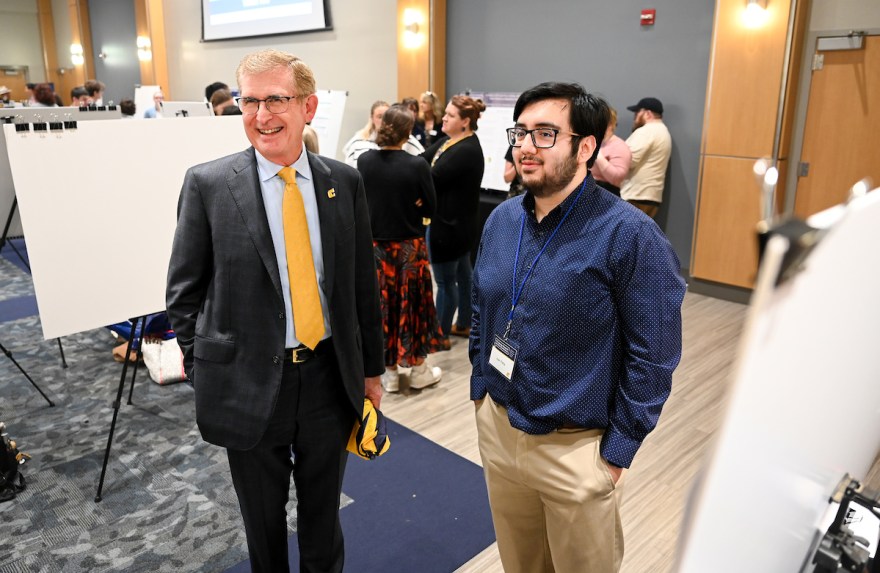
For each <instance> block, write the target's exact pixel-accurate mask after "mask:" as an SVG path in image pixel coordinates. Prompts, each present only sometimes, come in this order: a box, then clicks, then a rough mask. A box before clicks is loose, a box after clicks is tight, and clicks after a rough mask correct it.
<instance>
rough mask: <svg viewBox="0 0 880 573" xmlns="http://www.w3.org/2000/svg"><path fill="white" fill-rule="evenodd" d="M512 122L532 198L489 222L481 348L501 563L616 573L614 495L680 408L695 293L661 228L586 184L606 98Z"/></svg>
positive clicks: (541, 104)
mask: <svg viewBox="0 0 880 573" xmlns="http://www.w3.org/2000/svg"><path fill="white" fill-rule="evenodd" d="M513 115H514V121H515V122H516V123H515V126H514V127H513V128H510V129H509V130H508V136H509V142H510V145H511V146H513V157H514V162H515V164H516V166H517V168H518V170H519V172H520V174H521V176H522V179H523V184H524V185H525V187H526V189H527V192H526V194H525V195H522V196H521V197H517V198H514V199H511V200H509V201H506V202H504V203H503V204H501V205H500V206H499V207H498V208H496V209H495V211H494V212H493V213H492V215H491V216H490V218H489V220H488V221H487V222H486V227H485V230H484V232H483V237H482V241H481V244H480V254H479V256H478V259H477V267H476V269H475V272H474V288H473V300H472V306H473V311H474V313H473V321H472V327H471V343H470V358H471V363H472V365H473V375H472V378H471V399H472V400H474V401H475V404H476V418H477V429H478V434H479V446H480V455H481V457H482V460H483V468H484V471H485V475H486V482H487V485H488V489H489V501H490V504H491V507H492V518H493V521H494V524H495V530H496V534H497V537H498V549H499V552H500V554H501V562H502V565H503V566H504V569H505V571H506V572H507V573H513V572H520V571H521V572H529V573H532V572H541V571H548V572H549V571H555V572H557V573H565V572H574V571H601V572H603V573H605V572H609V571H617V570H618V569H619V568H620V563H621V560H622V558H623V532H622V528H621V522H620V514H619V508H618V499H617V495H616V492H615V488H616V486H617V482H618V480H619V479H620V476H621V473H622V472H623V468H627V467H629V466H630V464H631V463H632V460H633V457H634V456H635V454H636V451H637V450H638V448H639V446H640V445H641V443H642V441H643V440H644V439H645V437H646V436H647V434H648V433H649V432H650V431H651V430H653V428H654V426H655V425H656V423H657V419H658V417H659V416H660V410H661V408H662V407H663V403H664V402H665V401H666V399H667V397H668V396H669V392H670V386H671V382H672V372H673V370H674V369H675V367H676V366H677V365H678V362H679V359H680V357H681V302H682V299H683V297H684V292H685V283H684V281H683V280H682V278H681V276H680V272H679V269H680V265H679V261H678V258H677V257H676V255H675V253H674V251H673V250H672V247H671V246H670V244H669V242H668V241H667V240H666V237H665V236H664V235H663V233H662V232H661V231H660V229H659V228H658V227H657V225H656V224H655V223H654V221H653V220H651V219H650V218H649V217H647V216H646V215H645V214H644V213H642V212H641V211H639V210H637V209H636V208H634V207H632V206H631V205H628V204H627V203H626V202H624V201H622V200H620V199H619V198H617V197H615V196H614V195H612V194H610V193H608V192H607V191H605V190H603V189H601V188H600V187H597V186H596V183H595V181H594V180H593V177H592V175H590V173H589V169H590V167H591V166H592V165H593V162H594V161H595V159H596V152H597V150H598V149H599V147H600V146H601V144H602V137H603V135H604V133H605V130H606V127H607V125H608V120H609V109H608V105H607V104H606V103H605V102H604V101H603V100H602V99H600V98H597V97H595V96H593V95H590V94H588V93H587V92H586V91H585V90H584V89H583V87H581V86H580V85H578V84H563V83H545V84H541V85H538V86H535V87H534V88H531V89H529V90H527V91H526V92H524V93H523V94H522V95H521V96H520V98H519V100H518V101H517V103H516V107H515V108H514V114H513Z"/></svg>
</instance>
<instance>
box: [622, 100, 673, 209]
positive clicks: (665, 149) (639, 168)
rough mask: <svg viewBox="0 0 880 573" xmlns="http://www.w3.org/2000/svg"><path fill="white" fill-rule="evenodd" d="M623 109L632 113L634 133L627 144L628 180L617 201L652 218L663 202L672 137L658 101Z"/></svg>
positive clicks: (641, 103) (648, 101)
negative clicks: (630, 158)
mask: <svg viewBox="0 0 880 573" xmlns="http://www.w3.org/2000/svg"><path fill="white" fill-rule="evenodd" d="M626 109H628V110H630V111H631V112H633V113H635V118H634V120H633V132H632V134H631V135H630V136H629V137H628V138H627V140H626V145H627V146H628V147H629V149H630V151H631V152H632V163H631V164H630V168H629V176H628V177H627V178H626V179H625V180H624V181H623V184H622V185H621V186H620V197H621V198H622V199H624V200H625V201H627V202H628V203H630V204H632V205H633V206H634V207H636V208H638V209H640V210H641V211H643V212H644V213H645V214H646V215H648V216H649V217H651V218H653V217H656V216H657V211H659V210H660V203H662V202H663V188H664V186H665V182H666V168H667V166H668V165H669V156H670V154H671V153H672V137H671V136H670V135H669V130H668V129H667V128H666V124H664V123H663V103H661V102H660V100H659V99H657V98H653V97H646V98H642V99H641V100H639V103H637V104H636V105H631V106H629V107H627V108H626Z"/></svg>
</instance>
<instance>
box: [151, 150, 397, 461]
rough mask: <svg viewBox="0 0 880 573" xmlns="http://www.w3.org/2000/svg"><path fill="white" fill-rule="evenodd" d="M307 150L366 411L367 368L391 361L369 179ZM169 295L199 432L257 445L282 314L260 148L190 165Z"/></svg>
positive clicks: (335, 316)
mask: <svg viewBox="0 0 880 573" xmlns="http://www.w3.org/2000/svg"><path fill="white" fill-rule="evenodd" d="M308 158H309V165H310V166H311V168H312V174H313V177H314V184H315V195H316V197H317V201H318V213H319V217H320V219H321V243H322V246H323V252H324V273H325V277H324V284H323V289H324V292H325V294H326V296H327V301H328V306H329V310H330V327H331V329H332V333H333V344H334V347H335V349H336V356H337V361H338V365H339V371H340V373H341V375H342V379H343V382H344V384H345V390H346V392H347V394H348V397H349V399H350V400H351V404H352V407H353V408H355V410H356V412H357V414H358V416H360V414H361V411H362V409H363V400H364V377H365V376H378V375H380V374H381V373H382V372H384V369H385V367H384V359H383V343H382V336H383V334H382V316H381V311H380V308H379V299H378V286H377V282H376V265H375V262H374V258H373V244H372V236H371V232H370V221H369V215H368V210H367V202H366V198H365V194H364V186H363V182H362V180H361V178H360V175H359V174H358V172H357V171H356V170H355V169H352V168H351V167H348V166H347V165H345V164H343V163H340V162H338V161H334V160H332V159H327V158H324V157H319V156H317V155H313V154H311V153H309V154H308ZM331 189H333V190H335V195H334V194H333V193H328V192H329V191H330V190H331ZM166 305H167V310H168V316H169V318H170V320H171V325H172V327H173V328H174V331H175V332H176V333H177V339H178V342H179V343H180V347H181V348H182V349H183V354H184V366H185V368H186V371H187V373H188V374H189V376H190V379H191V380H192V381H193V386H194V388H195V396H196V418H197V421H198V425H199V430H200V431H201V433H202V437H203V438H204V439H205V440H206V441H208V442H211V443H214V444H217V445H219V446H223V447H228V448H233V449H238V450H247V449H250V448H252V447H254V446H255V445H256V444H257V442H258V441H259V440H260V437H261V436H262V435H263V433H264V432H265V429H266V426H267V424H268V421H269V418H270V416H271V414H272V411H273V409H274V406H275V400H276V398H277V396H278V391H279V388H280V385H281V372H282V368H283V354H284V335H285V316H284V299H283V298H282V293H281V278H280V275H279V271H278V263H277V261H276V258H275V249H274V247H273V245H272V236H271V234H270V232H269V223H268V221H267V218H266V210H265V207H264V205H263V198H262V194H261V191H260V182H259V176H258V174H257V163H256V156H255V153H254V150H253V148H250V149H248V150H246V151H243V152H241V153H237V154H234V155H230V156H228V157H224V158H221V159H217V160H215V161H211V162H209V163H204V164H202V165H197V166H195V167H192V168H191V169H189V171H187V173H186V177H185V179H184V182H183V189H182V190H181V193H180V202H179V204H178V221H177V230H176V232H175V234H174V245H173V248H172V252H171V261H170V264H169V268H168V288H167V292H166Z"/></svg>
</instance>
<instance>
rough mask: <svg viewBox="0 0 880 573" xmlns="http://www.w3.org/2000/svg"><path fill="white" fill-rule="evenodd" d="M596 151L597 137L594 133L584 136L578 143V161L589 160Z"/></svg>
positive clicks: (584, 161)
mask: <svg viewBox="0 0 880 573" xmlns="http://www.w3.org/2000/svg"><path fill="white" fill-rule="evenodd" d="M594 151H596V138H595V137H594V136H592V135H588V136H587V137H584V138H582V139H581V142H580V143H579V144H578V163H586V162H587V161H589V160H590V157H592V156H593V152H594Z"/></svg>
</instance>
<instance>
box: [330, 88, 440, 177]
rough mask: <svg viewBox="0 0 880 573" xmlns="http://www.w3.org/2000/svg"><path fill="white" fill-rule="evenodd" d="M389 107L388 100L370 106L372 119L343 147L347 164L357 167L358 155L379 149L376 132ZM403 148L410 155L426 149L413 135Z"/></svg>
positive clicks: (375, 102)
mask: <svg viewBox="0 0 880 573" xmlns="http://www.w3.org/2000/svg"><path fill="white" fill-rule="evenodd" d="M388 107H389V105H388V102H385V101H382V100H378V101H374V102H373V105H372V106H370V119H368V120H367V124H366V125H365V126H364V127H363V128H362V129H360V130H359V131H358V132H357V133H355V134H354V135H353V136H352V137H351V139H349V140H348V142H346V144H345V145H344V146H343V148H342V155H343V157H345V162H346V163H347V164H349V165H351V166H352V167H357V160H358V157H360V156H361V154H362V153H363V152H365V151H369V150H370V149H379V146H378V145H376V133H377V132H378V130H379V126H380V125H381V124H382V115H383V114H384V113H385V110H387V109H388ZM403 150H404V151H406V152H407V153H409V154H410V155H419V154H421V153H422V152H424V151H425V149H424V147H422V145H421V144H419V142H418V141H416V140H415V138H414V137H412V136H410V137H409V138H408V139H407V141H406V144H404V146H403Z"/></svg>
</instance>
